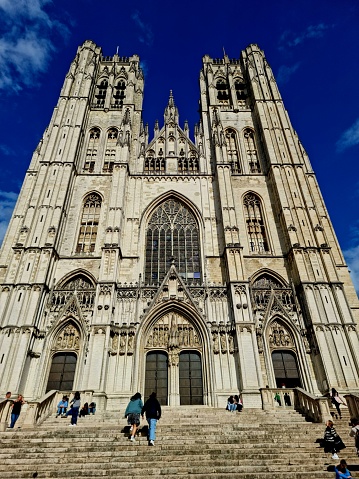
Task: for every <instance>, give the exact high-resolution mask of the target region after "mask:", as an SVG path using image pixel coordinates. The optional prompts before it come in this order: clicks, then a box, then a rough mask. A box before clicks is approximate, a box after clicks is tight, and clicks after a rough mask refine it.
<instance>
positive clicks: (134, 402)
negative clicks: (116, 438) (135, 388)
mask: <svg viewBox="0 0 359 479" xmlns="http://www.w3.org/2000/svg"><path fill="white" fill-rule="evenodd" d="M142 408H143V402H142V399H141V394H140V393H136V394H135V395H133V396H132V398H131V399H130V402H129V403H128V404H127V408H126V411H125V417H126V418H127V424H128V425H129V426H131V429H130V434H131V437H130V441H132V442H135V435H136V431H137V428H138V426H139V425H140V414H141V412H142Z"/></svg>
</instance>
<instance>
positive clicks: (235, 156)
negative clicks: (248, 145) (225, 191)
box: [225, 128, 241, 173]
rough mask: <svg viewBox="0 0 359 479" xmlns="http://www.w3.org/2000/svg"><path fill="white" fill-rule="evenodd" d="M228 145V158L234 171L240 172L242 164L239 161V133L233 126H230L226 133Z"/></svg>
mask: <svg viewBox="0 0 359 479" xmlns="http://www.w3.org/2000/svg"><path fill="white" fill-rule="evenodd" d="M225 136H226V146H227V158H228V162H229V164H230V165H231V169H232V173H240V172H241V165H240V162H239V153H238V143H237V134H236V132H235V130H233V128H228V129H227V130H226V133H225Z"/></svg>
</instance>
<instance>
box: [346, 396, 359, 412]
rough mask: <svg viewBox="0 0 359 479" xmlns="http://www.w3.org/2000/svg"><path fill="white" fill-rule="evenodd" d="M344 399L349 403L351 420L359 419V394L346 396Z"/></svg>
mask: <svg viewBox="0 0 359 479" xmlns="http://www.w3.org/2000/svg"><path fill="white" fill-rule="evenodd" d="M344 398H345V400H346V402H347V406H348V409H349V414H350V417H351V418H359V394H357V393H351V394H345V395H344Z"/></svg>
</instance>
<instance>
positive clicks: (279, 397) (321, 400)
mask: <svg viewBox="0 0 359 479" xmlns="http://www.w3.org/2000/svg"><path fill="white" fill-rule="evenodd" d="M260 391H261V396H262V407H263V409H264V410H271V409H275V408H277V407H279V408H288V407H292V408H294V409H295V410H297V411H299V412H300V413H301V414H303V415H304V416H305V417H306V418H307V419H309V420H311V421H313V422H321V423H325V422H326V421H327V420H328V419H330V417H331V416H330V410H329V402H328V398H326V397H322V396H320V397H317V396H315V395H314V394H311V393H309V392H308V391H305V390H304V389H302V388H294V389H288V388H262V389H261V390H260ZM358 399H359V396H358ZM358 404H359V403H358Z"/></svg>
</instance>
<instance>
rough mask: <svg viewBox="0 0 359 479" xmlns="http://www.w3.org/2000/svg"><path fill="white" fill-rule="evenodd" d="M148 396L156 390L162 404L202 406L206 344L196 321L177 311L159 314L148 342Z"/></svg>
mask: <svg viewBox="0 0 359 479" xmlns="http://www.w3.org/2000/svg"><path fill="white" fill-rule="evenodd" d="M145 352H146V356H145V357H146V363H145V364H146V366H145V381H144V383H145V384H144V386H145V388H144V389H145V391H144V392H145V398H147V397H148V396H149V395H150V394H151V393H152V392H153V391H154V392H156V394H157V398H158V400H159V401H160V404H163V405H170V406H180V405H191V404H193V405H201V404H204V398H203V364H202V354H203V345H202V340H201V334H200V332H199V331H198V329H197V327H196V324H195V323H194V322H192V321H190V320H189V319H188V318H184V317H183V316H181V315H180V314H178V313H175V312H173V313H169V314H166V315H164V316H162V317H160V318H159V319H158V320H157V321H156V322H155V323H154V324H153V325H152V326H151V328H150V329H149V330H148V332H147V335H146V343H145Z"/></svg>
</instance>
